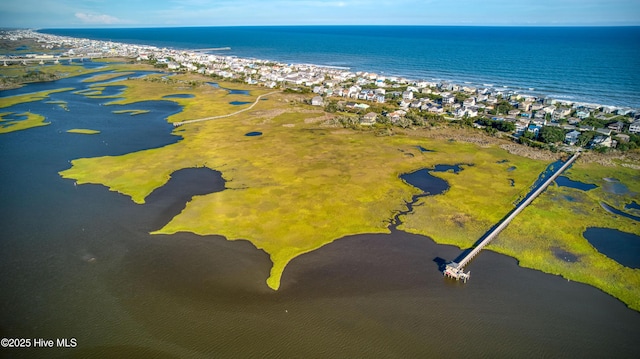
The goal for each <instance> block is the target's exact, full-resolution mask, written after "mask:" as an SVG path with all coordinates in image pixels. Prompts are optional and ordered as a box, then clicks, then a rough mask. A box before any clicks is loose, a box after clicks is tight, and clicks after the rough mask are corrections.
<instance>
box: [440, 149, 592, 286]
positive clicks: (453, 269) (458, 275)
mask: <svg viewBox="0 0 640 359" xmlns="http://www.w3.org/2000/svg"><path fill="white" fill-rule="evenodd" d="M579 155H580V152H576V153H575V154H574V155H573V156H571V158H569V159H568V160H567V162H565V163H564V164H563V165H562V167H560V168H559V169H558V170H557V171H556V172H555V173H554V174H553V175H552V176H551V177H549V178H548V179H547V180H546V181H545V182H544V183H543V184H542V185H541V186H540V187H538V189H536V190H535V191H534V192H533V193H532V194H531V195H530V196H529V197H528V198H527V199H525V200H524V201H522V203H520V204H519V205H518V206H517V207H516V208H515V209H514V210H513V211H512V212H511V213H510V214H509V215H508V216H507V217H505V218H504V219H503V220H502V222H500V224H499V225H497V226H496V227H495V228H494V229H493V230H491V231H489V232H488V233H487V234H486V235H485V237H484V239H482V240H481V241H480V243H478V244H477V245H476V246H475V247H474V248H473V249H472V250H471V251H470V252H469V253H467V254H466V255H465V256H463V257H462V258H460V259H459V260H458V261H457V262H449V263H447V264H446V265H445V268H444V270H443V275H444V276H445V277H449V278H454V279H456V280H462V281H463V282H465V283H466V281H467V280H468V279H469V277H470V273H471V272H466V273H465V271H464V266H466V265H467V264H468V263H469V261H471V259H473V257H475V256H476V255H477V254H478V253H480V251H481V250H482V248H484V247H485V246H486V245H487V244H489V243H490V242H491V241H492V240H493V239H494V238H495V237H496V236H497V235H498V234H499V233H500V232H501V231H502V230H503V229H505V228H506V227H507V225H509V223H510V222H511V221H512V220H513V219H514V218H515V217H516V216H517V215H518V214H520V212H522V211H523V210H524V209H525V208H526V207H527V206H528V205H529V204H531V202H533V200H534V199H536V198H537V197H538V196H539V195H540V194H541V193H542V192H543V191H544V190H545V189H547V187H549V185H550V184H551V183H552V182H553V181H555V179H556V178H558V176H560V174H562V172H564V171H565V170H566V169H567V168H568V167H569V166H571V164H573V162H575V160H576V159H577V158H578V156H579Z"/></svg>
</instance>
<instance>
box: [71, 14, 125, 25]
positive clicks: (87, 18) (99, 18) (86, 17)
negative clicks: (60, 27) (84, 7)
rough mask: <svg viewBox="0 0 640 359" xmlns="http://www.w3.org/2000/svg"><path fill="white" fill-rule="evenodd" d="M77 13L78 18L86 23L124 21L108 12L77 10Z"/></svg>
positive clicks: (105, 23)
mask: <svg viewBox="0 0 640 359" xmlns="http://www.w3.org/2000/svg"><path fill="white" fill-rule="evenodd" d="M75 15H76V18H77V19H79V20H80V21H82V22H83V23H85V24H95V25H110V24H119V23H122V21H121V20H120V19H118V18H117V17H114V16H111V15H106V14H88V13H84V12H77V13H76V14H75Z"/></svg>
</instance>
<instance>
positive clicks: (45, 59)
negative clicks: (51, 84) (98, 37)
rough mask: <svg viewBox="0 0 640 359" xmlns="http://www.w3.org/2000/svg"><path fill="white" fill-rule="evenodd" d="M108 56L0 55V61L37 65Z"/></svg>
mask: <svg viewBox="0 0 640 359" xmlns="http://www.w3.org/2000/svg"><path fill="white" fill-rule="evenodd" d="M105 57H108V56H103V55H100V56H97V55H80V56H75V57H74V56H35V57H6V56H4V57H0V63H2V66H9V65H28V64H33V63H38V64H39V65H44V64H46V63H54V64H59V63H60V62H63V61H66V62H68V63H71V62H73V61H74V60H75V61H77V62H84V60H85V59H87V60H92V59H98V58H105Z"/></svg>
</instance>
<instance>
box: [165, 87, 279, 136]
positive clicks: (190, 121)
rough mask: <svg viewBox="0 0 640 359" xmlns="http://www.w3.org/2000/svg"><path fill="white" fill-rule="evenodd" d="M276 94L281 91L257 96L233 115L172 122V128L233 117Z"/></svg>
mask: <svg viewBox="0 0 640 359" xmlns="http://www.w3.org/2000/svg"><path fill="white" fill-rule="evenodd" d="M278 92H281V91H273V92H269V93H266V94H263V95H260V96H258V98H256V100H255V102H254V103H252V104H251V106H249V107H247V108H244V109H242V110H239V111H236V112H234V113H230V114H227V115H220V116H213V117H205V118H198V119H195V120H187V121H180V122H174V123H173V126H174V127H178V126H182V125H186V124H189V123H196V122H203V121H209V120H215V119H218V118H225V117H231V116H235V115H237V114H239V113H242V112H245V111H249V110H251V109H252V108H253V107H254V106H255V105H257V104H258V102H259V101H260V99H261V98H263V97H265V96H269V95H273V94H274V93H278Z"/></svg>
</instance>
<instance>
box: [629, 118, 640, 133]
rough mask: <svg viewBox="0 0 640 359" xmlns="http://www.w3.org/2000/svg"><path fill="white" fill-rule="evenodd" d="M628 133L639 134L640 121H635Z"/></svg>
mask: <svg viewBox="0 0 640 359" xmlns="http://www.w3.org/2000/svg"><path fill="white" fill-rule="evenodd" d="M629 132H631V133H640V120H635V121H633V123H632V124H631V125H630V126H629Z"/></svg>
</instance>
